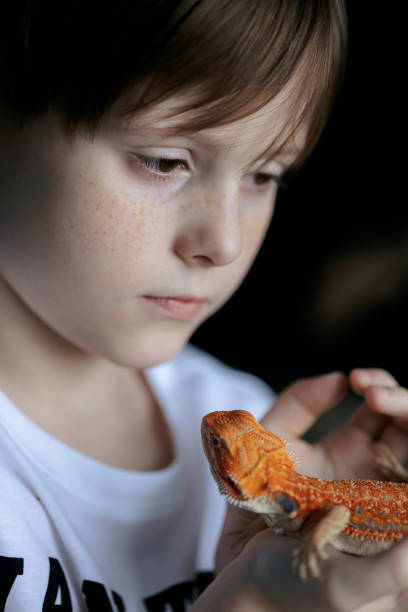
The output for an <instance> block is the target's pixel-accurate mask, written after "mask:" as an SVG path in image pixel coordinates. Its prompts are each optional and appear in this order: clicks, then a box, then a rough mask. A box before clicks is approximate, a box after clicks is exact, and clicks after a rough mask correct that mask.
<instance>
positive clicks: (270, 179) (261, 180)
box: [246, 172, 284, 187]
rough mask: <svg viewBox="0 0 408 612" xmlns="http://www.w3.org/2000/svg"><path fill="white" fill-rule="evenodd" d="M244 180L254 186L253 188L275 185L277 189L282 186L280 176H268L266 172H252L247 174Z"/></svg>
mask: <svg viewBox="0 0 408 612" xmlns="http://www.w3.org/2000/svg"><path fill="white" fill-rule="evenodd" d="M246 180H247V181H249V182H250V183H252V184H253V185H255V187H263V186H268V184H271V183H275V184H276V185H277V186H278V187H282V186H284V183H283V181H282V177H281V176H279V175H276V174H269V173H267V172H254V173H252V174H248V175H247V176H246Z"/></svg>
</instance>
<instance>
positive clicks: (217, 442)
mask: <svg viewBox="0 0 408 612" xmlns="http://www.w3.org/2000/svg"><path fill="white" fill-rule="evenodd" d="M210 442H211V446H213V447H214V448H219V447H220V446H221V440H220V438H219V437H218V436H216V435H215V434H212V436H211V438H210Z"/></svg>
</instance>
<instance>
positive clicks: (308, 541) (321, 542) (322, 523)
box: [292, 506, 350, 581]
mask: <svg viewBox="0 0 408 612" xmlns="http://www.w3.org/2000/svg"><path fill="white" fill-rule="evenodd" d="M349 519H350V510H349V509H348V508H346V507H345V506H333V508H330V510H328V511H327V513H326V514H324V515H323V516H322V518H320V520H319V521H318V522H317V524H316V525H315V526H314V527H313V528H311V529H307V528H306V529H305V531H304V532H303V533H302V534H301V538H302V542H301V544H300V546H299V547H298V548H297V549H296V550H295V551H294V553H293V563H292V567H293V569H295V570H296V571H298V572H299V575H300V578H301V579H302V580H303V581H305V580H307V578H308V577H309V575H312V576H314V577H315V578H318V577H319V576H320V569H319V565H318V560H319V559H327V557H328V554H327V551H326V550H325V547H326V545H327V544H333V543H334V541H335V540H336V538H337V536H338V535H339V534H340V533H341V532H342V531H343V530H344V528H345V527H346V525H347V523H348V521H349Z"/></svg>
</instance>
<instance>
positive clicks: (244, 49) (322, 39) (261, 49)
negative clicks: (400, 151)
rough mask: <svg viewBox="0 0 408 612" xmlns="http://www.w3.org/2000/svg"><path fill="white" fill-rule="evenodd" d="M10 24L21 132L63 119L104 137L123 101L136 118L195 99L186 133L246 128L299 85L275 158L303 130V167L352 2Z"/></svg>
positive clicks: (66, 3)
mask: <svg viewBox="0 0 408 612" xmlns="http://www.w3.org/2000/svg"><path fill="white" fill-rule="evenodd" d="M2 13H3V15H2V26H0V28H1V29H0V78H1V91H2V93H1V94H0V96H1V99H0V102H1V104H2V106H3V107H5V108H6V109H8V110H9V111H12V112H13V113H14V114H15V115H16V117H17V118H18V120H19V121H21V122H22V123H24V122H25V121H27V120H29V119H30V118H32V117H34V116H35V115H38V114H41V113H43V112H45V111H47V110H52V111H56V112H58V113H59V114H60V115H61V116H62V118H63V120H64V123H65V125H66V126H67V127H68V129H69V130H70V131H73V130H75V129H76V128H77V127H79V126H80V125H82V126H84V127H86V128H88V129H89V130H90V131H92V130H95V129H96V128H97V126H98V123H99V121H100V119H101V117H103V116H104V115H105V114H106V113H107V112H109V110H110V109H111V108H112V106H113V105H114V104H115V102H117V101H118V100H119V99H120V98H121V97H122V96H123V99H124V100H126V99H131V100H132V102H131V104H127V105H126V106H124V107H123V114H124V116H132V115H134V114H135V113H137V112H139V111H141V110H143V109H146V108H148V107H149V106H150V105H152V104H156V103H159V102H161V101H163V100H165V99H166V98H168V97H169V96H173V95H178V94H180V93H185V92H194V95H192V96H191V97H190V98H188V99H189V100H190V101H189V103H188V104H187V105H186V106H185V107H184V108H182V109H178V111H177V112H178V113H180V112H183V111H186V117H185V121H183V123H182V125H181V126H180V125H179V126H178V127H177V131H178V132H179V133H180V132H181V131H182V132H188V131H197V130H201V129H204V128H207V127H212V126H215V125H220V124H225V123H229V122H231V121H233V120H235V119H238V118H241V117H244V116H247V115H249V114H251V113H253V112H254V111H256V110H258V109H260V108H262V106H264V105H265V104H266V103H267V102H269V101H270V100H272V99H273V98H274V97H275V96H276V95H277V94H278V93H279V92H281V91H282V90H283V88H284V87H285V86H286V85H288V84H290V83H295V85H294V89H293V92H292V93H291V96H290V100H288V102H290V106H288V120H287V122H286V124H285V126H283V127H282V130H281V132H282V134H281V138H280V139H279V138H278V139H277V140H278V141H276V140H275V142H274V144H273V146H274V150H276V149H279V148H280V147H281V146H283V144H284V142H285V141H286V140H287V139H288V137H289V138H290V137H291V136H293V135H294V134H295V133H296V131H297V129H298V127H299V126H302V127H304V128H305V130H306V132H307V133H306V142H305V147H304V148H303V150H302V153H301V155H300V156H299V157H298V159H297V160H296V163H297V164H299V163H300V162H301V161H302V160H303V159H304V158H305V157H306V156H307V155H308V154H309V152H310V151H311V150H312V149H313V147H314V145H315V144H316V142H317V140H318V138H319V136H320V134H321V132H322V130H323V127H324V125H325V123H326V120H327V117H328V114H329V112H330V109H331V107H332V105H333V100H334V98H335V94H336V91H337V88H338V85H339V82H340V79H341V76H342V71H343V68H344V60H345V47H346V17H345V9H344V4H343V0H233V1H232V0H137V1H136V0H115V1H113V2H109V3H100V2H99V0H98V1H96V0H59V1H58V2H55V0H9V2H8V6H7V7H6V8H5V9H2ZM295 77H296V78H295ZM130 92H131V93H132V96H131V97H128V96H127V95H124V94H128V93H130ZM187 111H188V112H187Z"/></svg>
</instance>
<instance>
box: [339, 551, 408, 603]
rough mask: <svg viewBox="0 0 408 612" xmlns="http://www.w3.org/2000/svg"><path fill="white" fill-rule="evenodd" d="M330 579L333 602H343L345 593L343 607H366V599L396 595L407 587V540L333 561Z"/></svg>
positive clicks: (373, 599) (368, 600)
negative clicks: (370, 554)
mask: <svg viewBox="0 0 408 612" xmlns="http://www.w3.org/2000/svg"><path fill="white" fill-rule="evenodd" d="M329 580H330V585H329V589H330V591H331V593H332V597H333V598H334V600H335V601H337V600H338V601H339V602H340V603H341V602H342V603H343V604H344V603H345V602H344V596H345V594H347V598H348V601H347V606H345V607H344V609H346V610H347V609H350V610H356V609H359V608H360V607H362V606H364V608H365V606H366V605H367V604H368V602H370V601H373V602H374V601H375V600H380V599H381V598H383V597H384V598H386V597H390V596H392V595H394V596H395V597H397V595H398V593H401V592H402V591H403V590H405V589H406V588H407V587H408V541H404V542H401V543H399V544H395V545H394V546H393V548H391V550H390V551H388V552H386V553H382V554H379V555H375V556H373V557H365V558H364V559H362V558H358V557H347V559H346V558H345V559H344V563H336V567H335V571H333V572H331V573H330V577H329ZM364 608H363V610H364ZM366 609H367V610H369V609H370V608H369V607H367V608H366Z"/></svg>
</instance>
